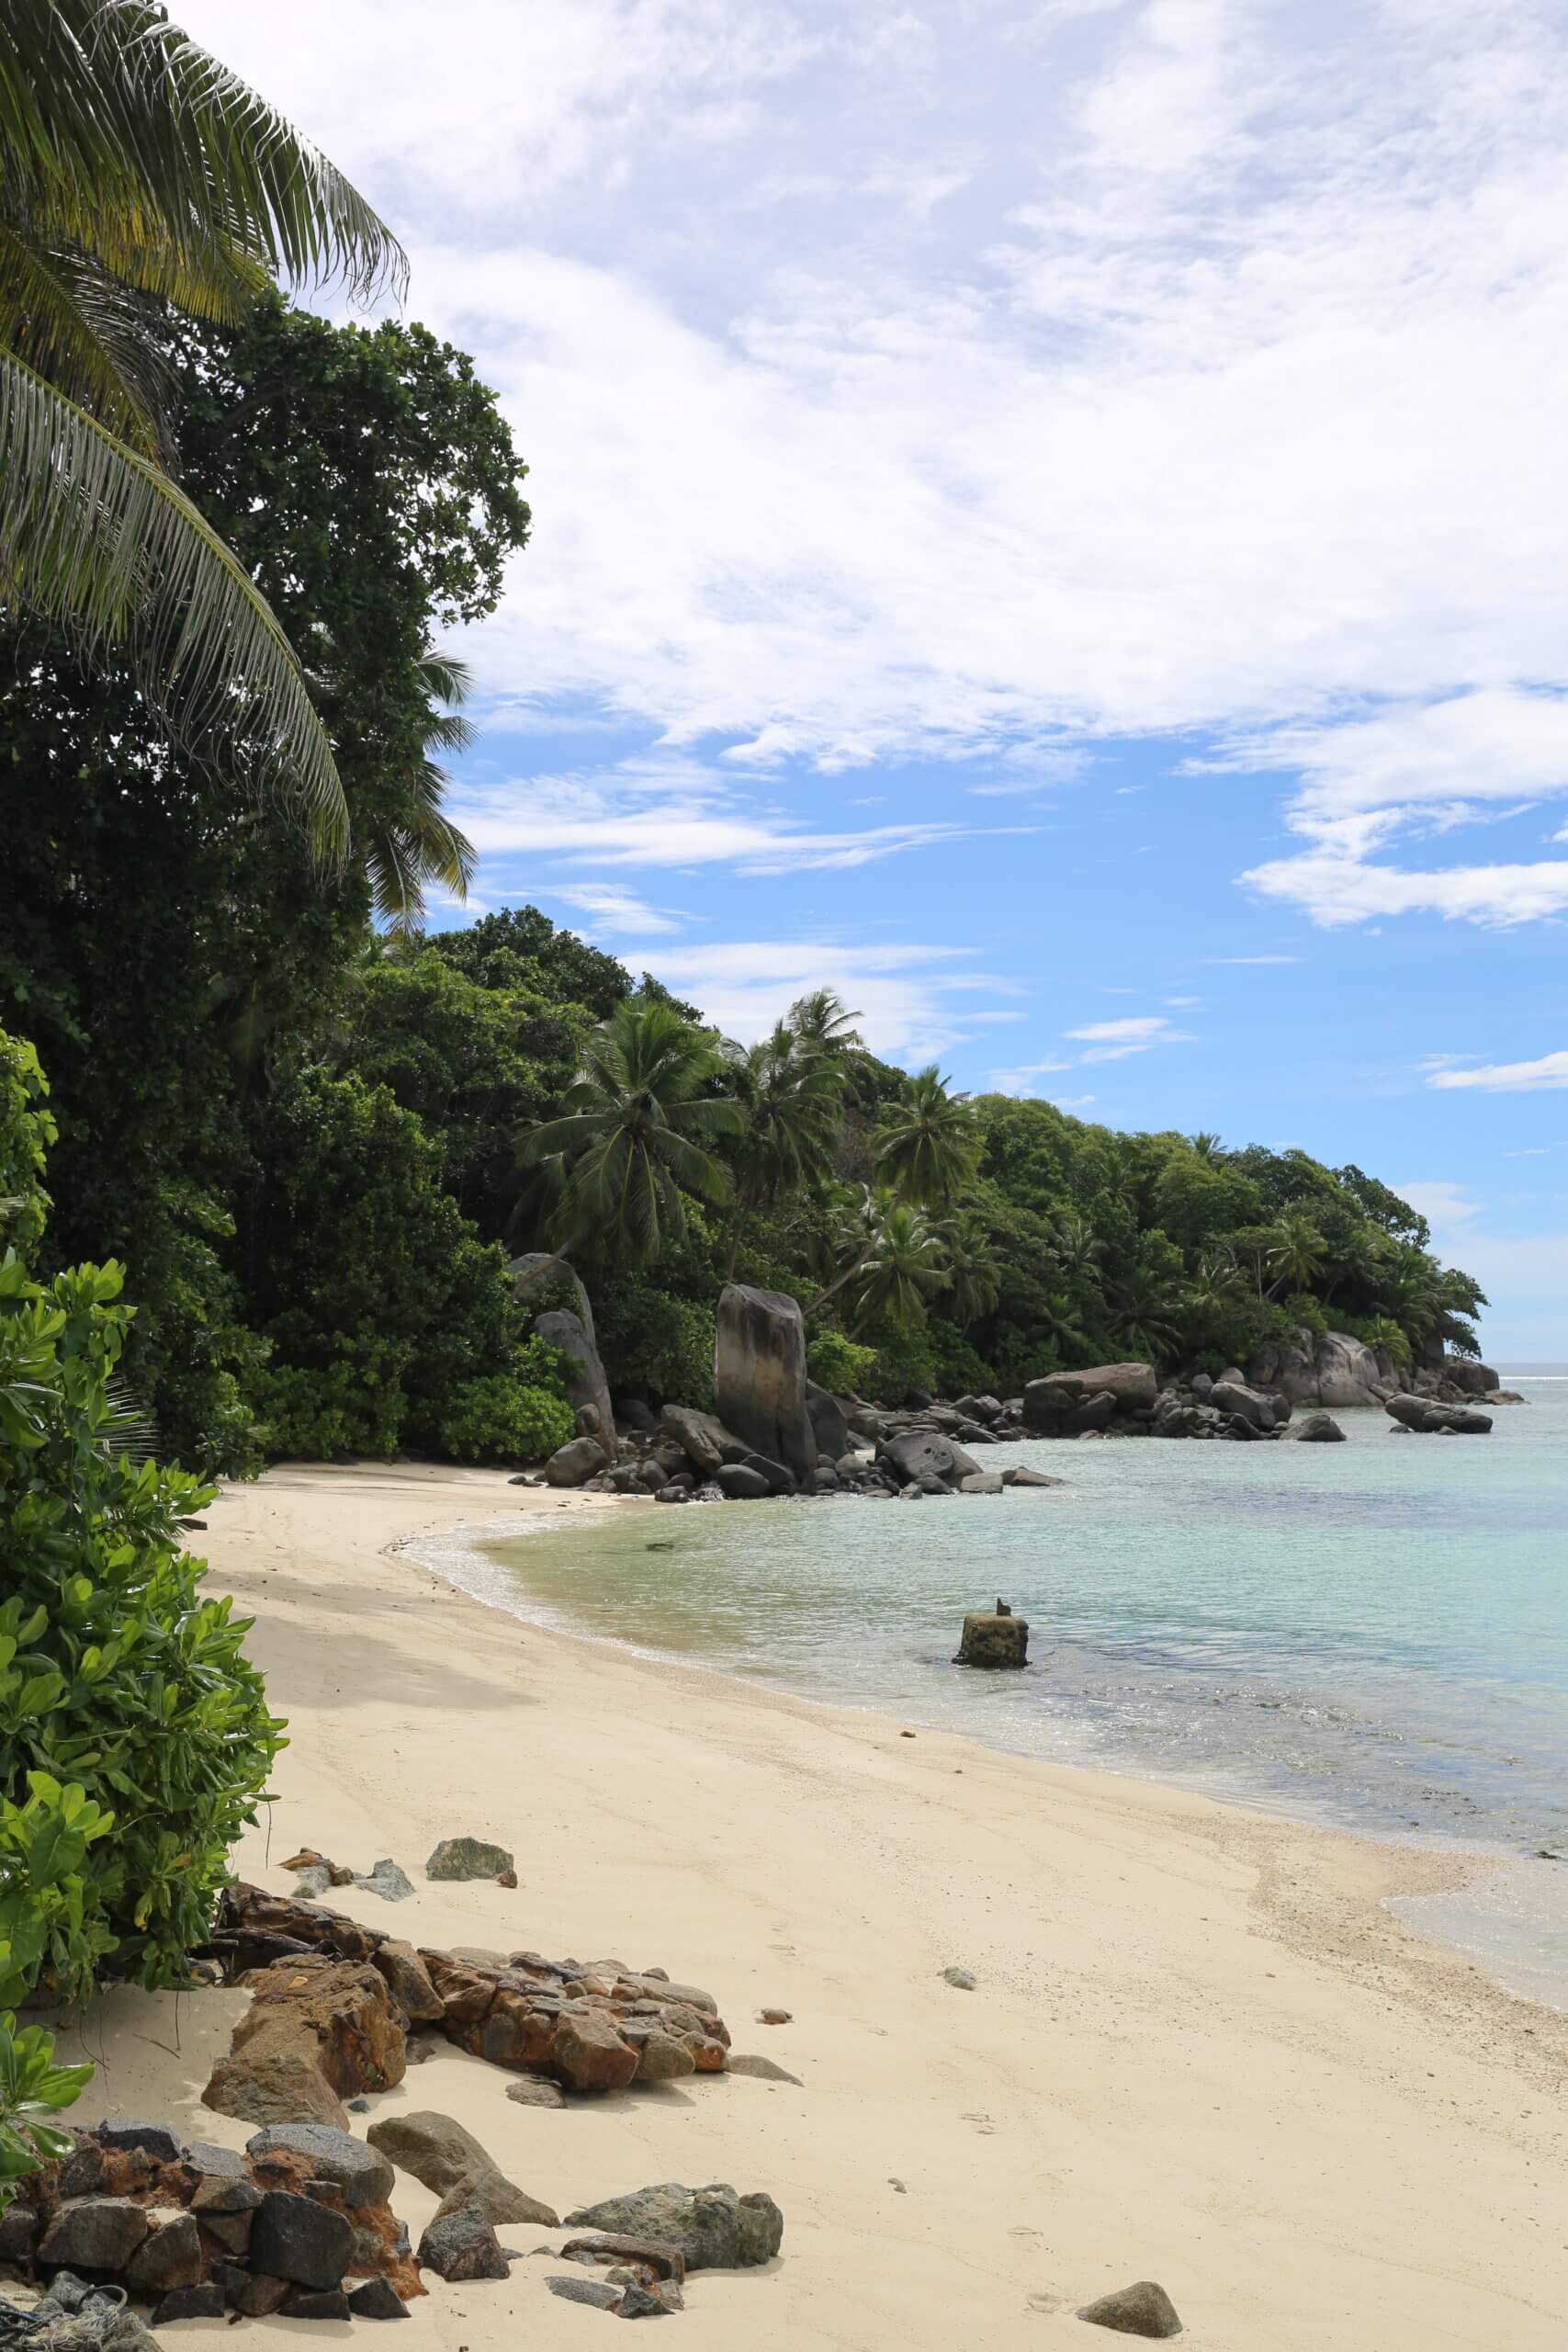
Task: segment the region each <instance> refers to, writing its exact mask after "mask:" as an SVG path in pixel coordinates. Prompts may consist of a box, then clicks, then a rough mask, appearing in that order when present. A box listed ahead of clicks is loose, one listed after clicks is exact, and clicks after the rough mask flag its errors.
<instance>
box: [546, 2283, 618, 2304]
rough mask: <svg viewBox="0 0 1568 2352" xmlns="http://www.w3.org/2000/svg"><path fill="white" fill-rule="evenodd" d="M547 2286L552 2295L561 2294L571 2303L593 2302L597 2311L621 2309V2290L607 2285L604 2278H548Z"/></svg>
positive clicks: (564, 2299)
mask: <svg viewBox="0 0 1568 2352" xmlns="http://www.w3.org/2000/svg"><path fill="white" fill-rule="evenodd" d="M545 2284H546V2286H547V2288H548V2289H549V2290H550V2292H551V2294H552V2295H559V2296H560V2297H561V2298H562V2299H563V2301H566V2302H569V2303H592V2305H593V2307H594V2309H595V2310H596V2311H602V2312H613V2311H618V2310H619V2309H620V2302H621V2290H620V2289H619V2288H618V2287H611V2286H608V2285H606V2283H605V2281H604V2279H603V2278H547V2279H546V2281H545Z"/></svg>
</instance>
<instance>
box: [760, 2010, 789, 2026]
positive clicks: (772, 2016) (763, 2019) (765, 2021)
mask: <svg viewBox="0 0 1568 2352" xmlns="http://www.w3.org/2000/svg"><path fill="white" fill-rule="evenodd" d="M757 2023H758V2024H759V2025H793V2024H794V2023H795V2019H794V2018H793V2016H792V2015H791V2014H790V2012H789V2010H788V2009H759V2010H758V2012H757Z"/></svg>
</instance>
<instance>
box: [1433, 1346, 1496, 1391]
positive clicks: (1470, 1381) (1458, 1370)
mask: <svg viewBox="0 0 1568 2352" xmlns="http://www.w3.org/2000/svg"><path fill="white" fill-rule="evenodd" d="M1443 1378H1444V1379H1445V1380H1447V1381H1450V1382H1451V1383H1452V1385H1453V1386H1454V1387H1456V1388H1461V1389H1462V1390H1463V1391H1464V1393H1465V1395H1466V1396H1467V1397H1490V1396H1493V1395H1494V1394H1495V1391H1496V1390H1497V1389H1498V1388H1499V1387H1500V1386H1501V1385H1502V1384H1501V1382H1500V1381H1499V1379H1498V1377H1497V1374H1495V1372H1494V1371H1493V1369H1492V1366H1491V1365H1490V1364H1489V1363H1471V1361H1470V1359H1469V1358H1468V1357H1467V1356H1445V1357H1444V1358H1443Z"/></svg>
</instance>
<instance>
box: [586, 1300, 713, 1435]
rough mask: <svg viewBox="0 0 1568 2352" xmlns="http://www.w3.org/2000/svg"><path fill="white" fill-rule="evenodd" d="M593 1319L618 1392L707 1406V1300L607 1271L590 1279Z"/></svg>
mask: <svg viewBox="0 0 1568 2352" xmlns="http://www.w3.org/2000/svg"><path fill="white" fill-rule="evenodd" d="M593 1320H594V1325H595V1328H596V1330H597V1334H598V1340H599V1353H600V1355H601V1356H602V1357H603V1359H604V1363H606V1364H607V1365H609V1366H610V1367H611V1373H610V1378H611V1382H612V1384H613V1385H614V1387H615V1393H616V1395H617V1396H619V1395H620V1394H622V1393H623V1391H624V1392H628V1393H629V1394H631V1395H632V1396H635V1397H646V1399H647V1401H648V1402H649V1404H650V1405H665V1404H675V1405H695V1406H698V1407H699V1408H702V1409H703V1410H705V1411H706V1410H708V1409H709V1408H711V1407H712V1404H713V1321H714V1310H713V1306H712V1305H711V1304H709V1305H706V1306H699V1305H698V1304H697V1302H696V1300H694V1299H691V1298H681V1297H678V1296H677V1295H675V1294H674V1293H673V1292H671V1291H669V1290H663V1289H660V1287H659V1285H658V1284H657V1283H652V1282H650V1281H649V1279H648V1277H647V1276H646V1275H645V1274H632V1273H615V1274H608V1275H605V1276H604V1277H603V1278H602V1279H601V1278H598V1277H596V1278H595V1281H594V1291H593Z"/></svg>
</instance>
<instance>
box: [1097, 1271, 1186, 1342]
mask: <svg viewBox="0 0 1568 2352" xmlns="http://www.w3.org/2000/svg"><path fill="white" fill-rule="evenodd" d="M1178 1308H1179V1301H1178V1300H1175V1299H1173V1298H1172V1297H1171V1296H1170V1294H1169V1292H1168V1289H1167V1287H1166V1285H1165V1283H1163V1282H1162V1281H1161V1279H1160V1278H1159V1276H1158V1275H1156V1273H1154V1272H1152V1271H1151V1270H1150V1269H1149V1268H1148V1267H1147V1266H1145V1265H1141V1264H1139V1265H1133V1266H1130V1267H1129V1268H1128V1270H1127V1272H1126V1273H1125V1274H1124V1275H1123V1276H1122V1279H1121V1281H1120V1282H1119V1283H1117V1284H1116V1289H1115V1295H1114V1296H1113V1298H1112V1300H1111V1335H1112V1337H1113V1338H1114V1340H1115V1341H1116V1344H1117V1346H1118V1347H1122V1348H1131V1349H1133V1350H1134V1351H1135V1352H1136V1353H1137V1355H1138V1356H1139V1357H1146V1358H1147V1359H1148V1361H1149V1362H1150V1363H1158V1362H1159V1361H1160V1359H1161V1357H1162V1356H1164V1355H1166V1354H1168V1351H1170V1350H1171V1349H1172V1348H1173V1347H1174V1346H1175V1345H1176V1340H1177V1333H1178V1324H1177V1312H1178Z"/></svg>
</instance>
